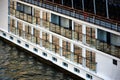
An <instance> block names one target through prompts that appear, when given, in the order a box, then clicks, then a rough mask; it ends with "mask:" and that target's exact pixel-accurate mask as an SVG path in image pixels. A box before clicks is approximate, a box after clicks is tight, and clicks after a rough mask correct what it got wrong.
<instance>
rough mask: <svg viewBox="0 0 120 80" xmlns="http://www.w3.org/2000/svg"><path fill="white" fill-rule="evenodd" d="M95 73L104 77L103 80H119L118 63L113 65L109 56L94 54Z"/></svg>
mask: <svg viewBox="0 0 120 80" xmlns="http://www.w3.org/2000/svg"><path fill="white" fill-rule="evenodd" d="M96 61H97V72H98V74H100V75H102V76H104V77H105V78H106V79H105V80H120V61H117V65H114V64H113V59H112V58H110V57H109V56H105V55H102V54H96Z"/></svg>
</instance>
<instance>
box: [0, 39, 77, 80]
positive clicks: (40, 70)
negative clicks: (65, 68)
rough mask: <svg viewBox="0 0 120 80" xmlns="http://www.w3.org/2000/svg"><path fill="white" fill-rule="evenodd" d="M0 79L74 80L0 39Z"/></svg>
mask: <svg viewBox="0 0 120 80" xmlns="http://www.w3.org/2000/svg"><path fill="white" fill-rule="evenodd" d="M0 80H75V79H72V78H71V77H70V76H68V75H66V74H64V73H62V72H61V71H59V70H57V69H55V68H53V67H51V66H50V65H47V64H45V63H42V62H40V61H38V60H37V59H36V58H35V57H33V56H31V55H29V54H27V53H25V52H23V51H20V50H18V49H17V48H15V47H11V46H9V45H8V44H6V43H4V42H2V41H1V40H0Z"/></svg>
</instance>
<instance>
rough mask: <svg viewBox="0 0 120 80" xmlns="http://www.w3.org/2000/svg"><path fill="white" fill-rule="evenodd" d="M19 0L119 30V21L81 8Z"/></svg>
mask: <svg viewBox="0 0 120 80" xmlns="http://www.w3.org/2000/svg"><path fill="white" fill-rule="evenodd" d="M21 1H24V2H27V3H30V4H34V5H36V6H40V7H43V8H46V9H49V10H52V11H55V12H58V13H61V14H65V15H68V16H71V17H74V18H77V19H80V20H83V21H86V22H89V23H93V24H96V25H99V26H101V27H105V28H109V29H111V30H115V31H118V32H120V21H115V20H111V19H107V18H105V17H102V16H98V15H94V14H91V13H87V12H83V11H81V10H77V9H72V8H70V7H67V6H63V5H60V4H56V3H53V2H50V1H47V0H44V1H43V0H21Z"/></svg>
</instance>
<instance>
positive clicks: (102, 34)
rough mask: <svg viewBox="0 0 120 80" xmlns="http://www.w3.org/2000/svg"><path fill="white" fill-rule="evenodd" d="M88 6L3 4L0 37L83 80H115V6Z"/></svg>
mask: <svg viewBox="0 0 120 80" xmlns="http://www.w3.org/2000/svg"><path fill="white" fill-rule="evenodd" d="M87 1H88V0H1V1H0V36H1V37H3V38H5V39H7V40H9V41H11V42H13V43H15V44H17V45H19V46H20V47H23V48H24V49H26V50H29V51H31V52H33V53H34V54H36V55H38V56H40V57H42V58H44V59H46V60H49V61H51V62H53V63H54V64H56V65H58V66H60V67H62V68H63V69H65V70H68V71H70V72H72V73H73V74H75V75H77V76H79V77H81V78H83V79H85V80H119V79H120V76H119V75H120V21H119V20H120V12H119V11H118V12H117V10H120V4H119V1H117V0H116V1H114V0H91V1H92V2H91V1H90V0H89V1H88V2H87ZM80 3H81V4H80ZM91 4H93V5H91ZM115 6H117V8H116V7H115ZM104 7H105V8H104ZM110 7H112V8H111V9H108V8H110ZM98 15H99V16H98Z"/></svg>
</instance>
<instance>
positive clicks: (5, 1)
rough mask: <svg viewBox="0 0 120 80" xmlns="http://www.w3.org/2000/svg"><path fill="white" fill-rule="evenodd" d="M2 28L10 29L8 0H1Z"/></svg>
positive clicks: (0, 17) (0, 15) (0, 19)
mask: <svg viewBox="0 0 120 80" xmlns="http://www.w3.org/2000/svg"><path fill="white" fill-rule="evenodd" d="M0 28H2V29H5V30H7V31H8V0H0Z"/></svg>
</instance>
